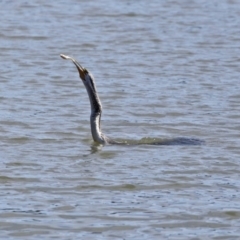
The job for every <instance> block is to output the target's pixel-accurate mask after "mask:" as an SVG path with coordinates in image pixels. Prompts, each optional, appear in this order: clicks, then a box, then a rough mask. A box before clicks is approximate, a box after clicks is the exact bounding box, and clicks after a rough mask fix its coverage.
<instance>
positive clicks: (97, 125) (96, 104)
mask: <svg viewBox="0 0 240 240" xmlns="http://www.w3.org/2000/svg"><path fill="white" fill-rule="evenodd" d="M87 92H88V96H89V100H90V104H91V115H90V125H91V132H92V137H93V140H94V141H95V142H97V143H100V144H105V143H107V138H106V137H105V136H104V134H103V133H102V131H101V114H102V105H101V101H100V98H99V97H98V94H97V91H96V88H95V86H94V89H92V88H87Z"/></svg>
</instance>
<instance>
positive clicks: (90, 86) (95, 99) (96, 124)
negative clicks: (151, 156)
mask: <svg viewBox="0 0 240 240" xmlns="http://www.w3.org/2000/svg"><path fill="white" fill-rule="evenodd" d="M60 56H61V57H62V58H63V59H69V60H72V62H73V63H74V64H75V66H76V67H77V70H78V72H79V76H80V78H81V79H82V82H83V84H84V86H85V88H86V90H87V93H88V97H89V101H90V105H91V115H90V126H91V132H92V138H93V140H94V141H95V142H97V143H99V144H103V145H104V144H121V145H129V143H128V141H125V140H124V141H123V142H118V141H114V140H112V139H110V138H108V137H107V136H105V135H104V134H103V133H102V131H101V115H102V105H101V101H100V98H99V96H98V93H97V89H96V85H95V80H94V77H93V75H92V74H91V73H90V72H89V71H88V70H87V69H86V68H84V67H82V66H81V65H80V64H79V63H78V62H77V61H76V60H75V59H74V58H72V57H69V56H66V55H63V54H60ZM202 143H203V141H202V140H199V139H195V138H182V137H180V138H173V139H150V141H149V142H146V141H145V139H142V140H140V141H139V142H138V143H137V144H151V145H179V144H180V145H186V144H189V145H199V144H202ZM134 145H135V144H134Z"/></svg>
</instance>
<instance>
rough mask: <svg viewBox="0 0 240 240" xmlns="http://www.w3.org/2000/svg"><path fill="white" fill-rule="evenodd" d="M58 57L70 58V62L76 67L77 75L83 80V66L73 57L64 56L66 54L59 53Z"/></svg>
mask: <svg viewBox="0 0 240 240" xmlns="http://www.w3.org/2000/svg"><path fill="white" fill-rule="evenodd" d="M60 57H61V58H63V59H70V60H72V62H73V63H74V64H75V66H76V67H77V70H78V72H79V76H80V78H81V79H82V80H83V81H85V74H84V70H85V69H84V68H83V67H82V66H81V65H80V63H78V62H77V61H76V60H75V59H74V58H72V57H69V56H66V55H63V54H60Z"/></svg>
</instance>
